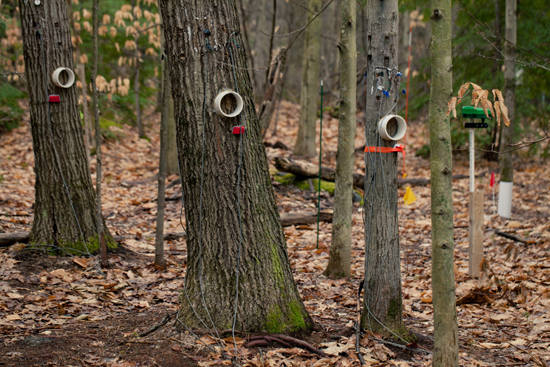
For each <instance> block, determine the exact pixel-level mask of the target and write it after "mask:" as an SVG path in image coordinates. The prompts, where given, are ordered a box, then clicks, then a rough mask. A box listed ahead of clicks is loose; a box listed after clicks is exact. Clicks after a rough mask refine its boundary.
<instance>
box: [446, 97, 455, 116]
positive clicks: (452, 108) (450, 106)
mask: <svg viewBox="0 0 550 367" xmlns="http://www.w3.org/2000/svg"><path fill="white" fill-rule="evenodd" d="M451 111H452V112H453V116H454V118H456V97H453V98H451V100H450V101H449V103H448V105H447V116H449V115H450V114H451Z"/></svg>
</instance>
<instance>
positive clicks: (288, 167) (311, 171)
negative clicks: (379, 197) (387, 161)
mask: <svg viewBox="0 0 550 367" xmlns="http://www.w3.org/2000/svg"><path fill="white" fill-rule="evenodd" d="M274 161H275V168H277V169H278V170H279V171H281V172H287V173H292V174H293V175H295V176H299V177H303V178H316V177H319V166H316V165H314V164H312V163H309V162H305V161H296V160H290V159H287V158H283V157H275V159H274ZM485 174H486V172H484V173H482V174H480V175H478V176H476V177H479V176H484V175H485ZM335 175H336V170H335V169H333V168H329V167H323V166H321V179H322V180H325V181H330V182H334V180H335ZM468 177H469V176H468V175H453V180H462V179H465V178H468ZM407 184H408V185H411V186H413V187H414V186H427V185H429V184H430V180H429V179H427V178H398V179H397V187H401V186H404V185H407ZM364 185H365V176H364V175H361V174H359V173H354V174H353V186H354V187H356V188H359V189H361V190H362V189H363V187H364Z"/></svg>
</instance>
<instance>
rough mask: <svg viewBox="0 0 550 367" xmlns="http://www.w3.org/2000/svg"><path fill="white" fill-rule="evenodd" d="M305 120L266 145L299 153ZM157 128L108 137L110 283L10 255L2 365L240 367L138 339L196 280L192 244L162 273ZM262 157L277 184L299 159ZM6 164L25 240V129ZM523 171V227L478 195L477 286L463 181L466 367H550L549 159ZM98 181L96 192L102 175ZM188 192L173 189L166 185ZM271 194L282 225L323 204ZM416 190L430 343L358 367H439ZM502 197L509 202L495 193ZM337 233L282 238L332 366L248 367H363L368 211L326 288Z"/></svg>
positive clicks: (10, 217) (422, 210) (414, 237)
mask: <svg viewBox="0 0 550 367" xmlns="http://www.w3.org/2000/svg"><path fill="white" fill-rule="evenodd" d="M298 116H299V107H298V106H296V105H293V104H291V103H287V102H283V103H282V106H281V109H280V113H279V118H278V128H277V134H276V136H271V131H269V132H268V137H269V138H268V139H267V141H268V142H269V143H272V144H273V143H276V142H281V143H283V144H284V145H286V146H287V147H290V148H292V146H293V144H294V139H295V137H296V133H297V123H298ZM359 117H360V116H359ZM359 120H360V119H359ZM148 121H149V126H148V129H149V130H148V134H149V136H150V140H146V139H138V137H137V134H136V133H135V131H133V130H132V129H131V128H130V127H128V126H124V127H123V128H117V127H111V132H112V134H111V135H112V136H116V138H114V139H110V140H108V141H106V142H105V143H104V145H103V154H104V158H103V162H104V163H103V166H104V181H103V185H102V186H103V188H104V189H103V190H104V195H103V212H104V215H105V217H106V221H107V225H108V227H109V229H110V231H111V233H112V234H114V235H126V236H128V238H130V239H126V240H124V241H123V242H122V245H121V248H120V250H119V251H118V252H116V253H114V254H111V256H110V260H109V261H110V265H111V267H110V269H108V270H106V271H105V273H106V277H103V276H101V275H100V274H99V273H98V271H97V270H96V269H95V267H94V266H93V262H92V261H89V260H87V259H84V258H68V257H53V256H49V255H48V254H47V253H45V252H37V251H28V249H27V248H25V246H24V245H21V244H18V245H15V246H12V247H9V248H4V249H0V365H7V366H35V365H53V366H197V365H200V366H217V365H231V361H230V359H228V357H227V356H228V355H231V354H234V349H233V346H232V343H229V342H226V341H223V342H222V343H223V344H224V345H225V347H224V349H225V350H220V349H221V348H219V349H217V351H218V353H216V354H213V353H209V352H208V350H206V349H205V348H204V347H202V345H201V344H200V343H199V342H198V341H197V340H195V339H193V338H192V337H191V336H190V335H189V334H187V333H180V332H175V331H174V330H175V328H174V320H173V318H172V319H171V320H170V321H169V323H167V324H166V326H164V327H163V328H162V329H161V331H157V332H153V333H150V334H148V335H146V336H143V337H140V334H141V333H143V332H145V331H147V330H148V329H149V328H150V327H152V326H153V325H155V324H157V323H158V322H159V321H160V320H161V319H162V318H163V317H164V316H166V315H169V314H173V313H174V312H175V311H176V310H177V308H178V295H179V291H180V290H181V289H182V285H183V276H184V274H185V268H186V267H185V263H186V247H185V240H184V239H179V240H175V241H168V242H167V243H166V245H165V246H166V258H167V262H168V268H167V270H166V271H164V272H160V271H158V270H157V269H155V268H154V267H153V266H152V261H153V254H154V247H153V244H154V232H155V216H156V208H157V204H156V201H155V200H156V198H157V180H156V179H155V177H154V176H155V174H156V173H157V166H158V151H159V139H158V134H156V131H158V125H157V124H158V122H157V121H158V115H155V116H149V119H148ZM337 131H338V121H337V119H334V118H332V117H330V116H329V115H328V114H325V118H324V126H323V144H324V145H323V153H324V154H323V165H325V166H330V167H334V166H335V158H336V146H337ZM362 136H363V130H362V126H361V125H360V124H359V126H358V128H357V139H356V146H357V147H361V146H362V145H363V139H362ZM427 142H428V135H427V132H426V129H425V127H424V124H422V123H419V122H417V123H412V124H411V125H410V126H409V134H408V140H407V143H406V151H407V161H406V167H407V173H408V178H429V176H430V173H429V165H430V164H429V160H427V159H423V158H420V157H415V155H414V154H413V153H414V152H415V151H417V150H418V149H419V148H420V147H421V146H422V145H423V144H425V143H427ZM266 150H267V155H268V160H269V161H270V167H271V168H273V159H274V157H276V156H283V157H291V155H292V153H291V151H290V150H287V149H274V148H267V149H266ZM0 157H2V159H1V160H0V233H2V232H21V231H29V230H30V227H31V223H32V220H33V210H32V204H33V199H34V186H33V185H34V174H33V165H34V155H33V151H32V141H31V136H30V129H29V126H28V123H24V124H22V126H21V127H19V128H17V129H15V130H13V131H11V132H9V133H5V134H3V135H0ZM401 159H402V157H399V162H400V163H399V164H400V165H399V167H401ZM311 162H313V163H314V162H316V159H313V158H312V159H311ZM94 166H95V162H94V160H93V159H92V167H94ZM476 167H477V172H478V173H486V172H491V171H492V170H495V169H496V168H497V164H496V162H488V161H486V160H483V159H480V158H478V160H477V162H476ZM355 168H356V172H357V173H362V172H363V168H364V164H363V155H362V154H361V153H359V154H356V165H355ZM515 168H516V171H515V178H514V179H515V182H516V184H515V185H514V207H513V215H512V219H511V220H505V219H503V218H501V217H499V216H498V215H494V214H493V202H492V191H491V188H490V187H489V178H490V173H486V174H485V175H480V178H479V179H478V180H476V186H477V188H478V189H479V190H482V191H483V192H484V197H485V202H484V211H485V216H484V219H485V221H484V222H485V223H484V226H483V230H484V248H485V265H484V270H483V273H482V276H481V277H480V278H479V279H473V278H470V277H469V276H468V209H467V208H468V191H469V189H468V180H467V179H462V180H455V181H453V210H454V224H455V231H454V236H455V278H456V293H457V299H459V300H461V301H462V302H461V303H462V304H460V305H459V306H457V312H458V324H459V344H460V365H461V366H548V365H550V352H549V350H550V248H549V244H550V221H549V218H550V193H549V191H548V189H549V187H550V165H548V163H547V162H545V161H543V160H539V159H538V158H525V157H518V158H517V159H516V161H515ZM400 171H401V168H400ZM453 174H468V157H467V153H464V152H456V154H455V155H454V159H453ZM92 176H93V177H94V178H95V172H94V170H93V168H92ZM176 179H177V176H176V175H171V176H170V177H169V178H168V179H167V183H171V182H173V181H174V180H176ZM496 181H497V182H498V174H497V180H496ZM273 182H274V189H275V194H276V198H277V203H278V206H279V210H280V212H281V213H284V212H296V211H302V212H303V211H308V210H309V211H311V212H315V211H316V200H317V199H316V197H317V196H316V194H314V193H312V192H310V191H302V190H300V189H298V188H296V187H294V186H285V185H282V184H279V183H278V182H276V181H275V180H273ZM412 190H413V192H414V194H415V195H416V197H417V201H416V202H414V203H412V204H411V205H409V206H407V205H405V204H404V203H403V200H402V198H403V195H404V193H405V188H404V187H401V188H400V189H399V198H400V199H399V233H400V246H401V270H402V288H403V317H404V320H405V323H406V325H407V327H408V328H409V330H411V332H412V333H414V334H415V335H417V337H418V340H417V342H416V344H415V345H413V346H412V348H411V349H412V350H411V349H400V348H396V347H394V346H392V345H390V344H388V343H386V342H380V341H378V340H375V337H376V336H377V335H365V336H363V337H362V339H361V347H362V348H361V351H362V353H363V355H364V358H365V360H366V362H367V365H371V366H429V365H431V354H430V353H431V351H432V349H433V308H432V298H431V276H430V274H431V260H430V255H431V220H430V187H429V186H424V187H421V186H420V187H413V188H412ZM496 191H497V192H496V195H497V196H496V197H497V198H498V185H496ZM178 195H180V188H179V185H174V186H172V187H170V188H169V189H168V190H167V195H166V196H167V197H168V198H172V199H174V198H176V197H177V196H178ZM331 206H332V198H331V197H330V195H329V194H328V193H325V192H323V195H322V207H323V208H325V209H327V208H330V207H331ZM180 209H181V204H180V201H178V200H169V201H167V204H166V214H165V232H170V233H171V232H181V231H182V228H181V226H180ZM183 217H184V214H183ZM331 229H332V228H331V224H330V223H321V226H320V235H319V249H316V236H317V232H316V225H300V226H291V227H286V228H285V234H286V238H287V245H288V251H289V256H290V261H291V265H292V269H293V272H294V278H295V280H296V283H297V285H298V288H299V290H300V292H301V295H302V299H303V300H304V304H305V306H306V308H307V310H308V311H309V312H310V314H311V315H312V317H313V319H314V321H315V322H316V323H317V325H318V327H317V331H315V332H314V333H313V334H312V335H310V336H302V338H303V339H305V340H307V341H308V342H309V343H311V344H313V345H315V346H316V347H318V348H321V349H322V350H324V351H325V352H326V353H327V354H329V357H324V358H321V357H318V356H316V355H314V354H312V353H310V352H306V351H304V350H302V349H297V348H276V347H275V346H274V347H271V348H261V349H246V348H244V347H241V348H239V361H240V363H241V365H243V366H358V365H359V361H358V359H357V355H356V353H355V334H354V329H353V324H354V322H355V320H356V319H357V311H356V307H357V304H356V302H357V300H356V292H357V289H358V286H359V283H360V282H361V280H362V279H363V273H364V243H365V241H364V236H365V234H364V226H363V220H362V208H361V206H360V205H359V204H358V203H356V204H354V210H353V229H352V230H353V241H352V262H353V263H352V276H351V277H349V278H346V279H342V280H331V279H328V278H327V277H325V276H324V275H322V272H323V270H324V269H325V267H326V265H327V263H328V257H329V247H330V236H331ZM496 230H499V231H502V232H506V233H509V234H512V235H515V236H521V237H523V238H526V239H527V240H528V241H527V242H528V243H527V244H526V243H520V242H514V241H512V240H509V239H506V238H503V237H501V236H498V235H496V234H495V231H496ZM172 316H173V315H172ZM224 336H227V335H224ZM222 337H223V336H222ZM201 339H202V341H203V342H205V343H206V344H217V343H216V341H214V340H213V339H212V338H211V337H209V336H208V335H203V336H201ZM228 340H229V339H228ZM220 352H223V353H220Z"/></svg>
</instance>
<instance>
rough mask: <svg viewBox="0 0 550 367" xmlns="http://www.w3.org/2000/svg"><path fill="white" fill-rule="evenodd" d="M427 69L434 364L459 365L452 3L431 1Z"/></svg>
mask: <svg viewBox="0 0 550 367" xmlns="http://www.w3.org/2000/svg"><path fill="white" fill-rule="evenodd" d="M431 7H432V11H431V17H430V18H431V19H432V21H431V26H432V41H431V43H430V61H431V67H432V75H431V81H432V82H431V92H430V106H429V114H430V116H429V127H430V147H431V149H432V154H431V155H430V157H431V158H430V166H431V182H432V185H431V199H432V200H431V212H432V213H431V215H432V297H433V308H434V356H433V366H445V367H448V366H458V324H457V316H456V302H455V300H456V298H455V297H456V296H455V279H454V266H453V265H454V262H453V260H454V242H453V198H452V179H451V172H452V171H453V164H452V147H451V126H450V120H449V117H448V116H447V115H446V111H447V102H448V101H449V100H450V99H451V97H452V96H453V93H452V82H453V75H452V48H451V46H452V45H451V39H452V28H451V27H452V13H451V0H432V2H431Z"/></svg>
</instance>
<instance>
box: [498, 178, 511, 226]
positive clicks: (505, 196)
mask: <svg viewBox="0 0 550 367" xmlns="http://www.w3.org/2000/svg"><path fill="white" fill-rule="evenodd" d="M513 187H514V183H513V182H506V181H500V183H499V186H498V215H500V216H501V217H504V218H510V216H511V215H512V189H513Z"/></svg>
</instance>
